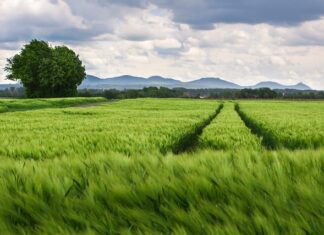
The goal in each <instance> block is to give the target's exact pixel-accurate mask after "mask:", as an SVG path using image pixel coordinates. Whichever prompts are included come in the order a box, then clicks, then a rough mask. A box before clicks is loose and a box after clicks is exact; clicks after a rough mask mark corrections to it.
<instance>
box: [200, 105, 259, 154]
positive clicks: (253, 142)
mask: <svg viewBox="0 0 324 235" xmlns="http://www.w3.org/2000/svg"><path fill="white" fill-rule="evenodd" d="M198 147H200V148H212V149H217V150H232V149H254V150H260V148H261V141H260V139H259V138H257V137H256V136H255V135H253V134H252V133H251V131H250V130H249V129H248V128H247V127H246V126H245V125H244V123H243V121H242V120H241V119H240V117H239V116H238V114H237V113H236V112H235V110H234V103H232V102H226V103H225V104H224V108H223V109H222V111H221V113H220V114H219V115H218V116H217V117H216V119H215V120H214V121H213V122H212V123H211V124H210V125H209V126H208V127H207V128H205V129H204V132H203V134H202V135H201V136H200V138H199V144H198Z"/></svg>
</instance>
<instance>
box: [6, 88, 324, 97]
mask: <svg viewBox="0 0 324 235" xmlns="http://www.w3.org/2000/svg"><path fill="white" fill-rule="evenodd" d="M78 96H82V97H94V96H102V97H106V98H108V99H133V98H144V97H155V98H208V99H324V91H298V90H271V89H268V88H261V89H242V90H237V89H185V88H174V89H169V88H166V87H160V88H157V87H146V88H144V89H141V90H115V89H111V90H102V89H81V90H79V91H78ZM0 97H11V98H24V97H26V94H25V90H24V88H21V87H20V88H17V87H10V88H6V89H3V90H0Z"/></svg>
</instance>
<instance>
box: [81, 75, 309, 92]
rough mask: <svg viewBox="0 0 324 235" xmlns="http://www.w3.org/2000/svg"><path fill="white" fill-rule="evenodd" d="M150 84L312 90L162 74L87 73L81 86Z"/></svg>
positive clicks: (125, 86) (133, 86) (302, 87)
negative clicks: (185, 79)
mask: <svg viewBox="0 0 324 235" xmlns="http://www.w3.org/2000/svg"><path fill="white" fill-rule="evenodd" d="M148 86H155V87H161V86H163V87H168V88H176V87H183V88H187V89H213V88H215V89H216V88H219V89H243V88H253V89H257V88H264V87H267V88H270V89H294V90H311V88H310V87H309V86H307V85H305V84H304V83H298V84H296V85H282V84H280V83H276V82H271V81H267V82H260V83H258V84H256V85H255V86H249V87H244V86H240V85H238V84H235V83H233V82H229V81H226V80H223V79H221V78H213V77H206V78H200V79H198V80H194V81H189V82H182V81H179V80H176V79H172V78H164V77H161V76H152V77H149V78H144V77H135V76H130V75H124V76H119V77H113V78H105V79H101V78H98V77H95V76H92V75H87V77H86V79H85V80H84V81H83V83H82V84H81V85H80V87H79V88H94V89H120V90H123V89H142V88H144V87H148Z"/></svg>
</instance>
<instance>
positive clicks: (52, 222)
mask: <svg viewBox="0 0 324 235" xmlns="http://www.w3.org/2000/svg"><path fill="white" fill-rule="evenodd" d="M323 167H324V152H323V151H319V150H317V151H312V150H304V151H297V152H289V151H279V152H262V153H260V152H253V151H240V152H232V153H230V152H214V151H207V152H199V153H196V154H195V155H192V154H185V155H181V156H177V157H175V156H173V155H168V156H162V155H154V156H152V155H150V154H148V155H147V156H140V155H139V156H133V157H131V158H130V157H125V156H122V155H120V154H113V153H112V154H96V155H92V156H91V158H80V157H79V156H74V157H63V158H61V159H53V160H45V161H13V160H12V159H8V158H7V159H6V160H3V161H2V164H1V170H0V185H1V186H0V230H1V231H2V234H5V231H6V232H7V233H11V234H76V233H78V234H123V233H132V234H158V233H159V234H161V233H163V234H165V233H166V234H323V233H324V226H323V218H324V205H323V203H322V202H323V193H324V192H323V187H322V186H323V184H324V177H323Z"/></svg>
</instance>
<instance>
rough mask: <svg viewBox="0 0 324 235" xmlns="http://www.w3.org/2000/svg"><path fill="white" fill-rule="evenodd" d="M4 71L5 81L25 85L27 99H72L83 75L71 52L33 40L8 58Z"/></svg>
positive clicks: (75, 56)
mask: <svg viewBox="0 0 324 235" xmlns="http://www.w3.org/2000/svg"><path fill="white" fill-rule="evenodd" d="M5 71H6V72H8V76H7V79H9V80H12V81H19V82H21V83H22V84H23V85H24V88H25V93H26V95H27V97H30V98H38V97H67V96H75V95H77V87H78V85H80V84H81V82H82V81H83V79H84V78H85V76H86V74H85V67H84V66H83V65H82V62H81V60H80V59H79V57H78V55H76V54H75V53H74V51H72V50H70V49H69V48H67V47H66V46H56V47H51V46H49V45H48V43H47V42H45V41H38V40H32V41H31V42H30V43H29V44H27V45H25V46H24V47H23V48H22V50H21V51H20V53H18V54H16V55H15V56H14V57H12V58H10V59H8V60H7V65H6V67H5Z"/></svg>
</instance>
